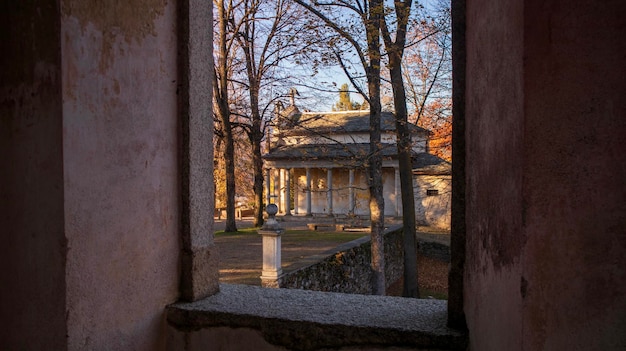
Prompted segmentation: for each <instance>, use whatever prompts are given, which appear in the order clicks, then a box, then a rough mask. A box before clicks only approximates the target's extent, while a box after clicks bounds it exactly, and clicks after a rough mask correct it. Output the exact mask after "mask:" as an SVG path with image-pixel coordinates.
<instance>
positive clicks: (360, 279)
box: [278, 226, 404, 294]
mask: <svg viewBox="0 0 626 351" xmlns="http://www.w3.org/2000/svg"><path fill="white" fill-rule="evenodd" d="M384 235H385V278H386V280H387V286H389V285H391V284H392V283H394V282H396V281H397V280H398V279H400V278H401V277H402V274H403V271H404V263H403V258H404V250H403V243H402V227H401V226H395V227H392V228H389V229H387V230H386V231H385V234H384ZM371 257H372V251H371V245H370V238H369V237H365V238H360V239H357V240H353V241H351V242H349V243H346V244H344V245H341V246H339V247H338V248H337V252H336V253H334V254H331V255H328V256H326V257H321V258H319V260H317V262H316V263H313V264H311V265H308V266H306V267H302V268H300V269H297V270H295V271H292V272H287V273H285V274H284V275H283V276H281V277H280V278H279V281H278V286H279V287H281V288H287V289H305V290H315V291H332V292H342V293H349V294H371V292H372V272H371V270H370V260H371Z"/></svg>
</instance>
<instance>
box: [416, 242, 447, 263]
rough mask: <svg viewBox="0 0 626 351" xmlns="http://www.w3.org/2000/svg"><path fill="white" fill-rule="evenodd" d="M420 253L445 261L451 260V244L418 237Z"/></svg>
mask: <svg viewBox="0 0 626 351" xmlns="http://www.w3.org/2000/svg"><path fill="white" fill-rule="evenodd" d="M417 242H418V244H419V252H420V254H422V255H424V256H426V257H430V258H435V259H438V260H441V261H444V262H450V246H449V245H446V244H442V243H438V242H434V241H428V240H421V239H418V241H417Z"/></svg>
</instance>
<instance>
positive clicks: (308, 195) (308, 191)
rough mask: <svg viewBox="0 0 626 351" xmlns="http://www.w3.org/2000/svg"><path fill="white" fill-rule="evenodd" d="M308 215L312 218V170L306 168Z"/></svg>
mask: <svg viewBox="0 0 626 351" xmlns="http://www.w3.org/2000/svg"><path fill="white" fill-rule="evenodd" d="M305 191H306V215H307V216H312V215H313V214H312V213H311V168H309V167H307V168H306V190H305Z"/></svg>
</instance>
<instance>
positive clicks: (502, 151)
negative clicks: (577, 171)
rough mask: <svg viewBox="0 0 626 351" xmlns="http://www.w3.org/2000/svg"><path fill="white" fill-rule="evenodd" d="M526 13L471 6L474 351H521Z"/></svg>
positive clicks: (468, 274) (501, 6)
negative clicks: (524, 43) (524, 15)
mask: <svg viewBox="0 0 626 351" xmlns="http://www.w3.org/2000/svg"><path fill="white" fill-rule="evenodd" d="M523 5H524V3H523V1H521V0H515V1H497V2H494V1H481V0H477V1H468V2H467V29H466V30H467V32H466V36H467V82H466V89H467V91H466V94H467V96H466V108H467V110H466V134H465V135H466V139H467V140H466V143H467V146H466V165H467V178H466V187H467V188H466V191H467V192H466V204H467V210H466V218H467V248H466V263H465V279H464V280H465V287H464V289H465V313H466V316H467V324H468V328H469V329H470V333H471V335H472V337H471V338H470V348H471V349H472V350H476V351H477V350H519V349H520V345H522V316H521V312H522V311H521V308H522V301H521V296H520V284H521V274H522V271H521V254H522V244H523V242H524V238H523V231H522V211H523V203H522V200H523V199H522V182H521V180H522V167H523V165H522V156H523V149H522V147H523V134H522V133H523V131H524V130H523V122H524V101H523V98H524V91H523V85H522V84H523V73H524V72H523V61H522V59H523V56H522V55H523V39H524V36H523V35H524V31H523V25H524V23H523V19H524V17H523Z"/></svg>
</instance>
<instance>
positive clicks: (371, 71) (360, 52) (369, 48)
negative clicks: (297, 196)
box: [294, 0, 386, 295]
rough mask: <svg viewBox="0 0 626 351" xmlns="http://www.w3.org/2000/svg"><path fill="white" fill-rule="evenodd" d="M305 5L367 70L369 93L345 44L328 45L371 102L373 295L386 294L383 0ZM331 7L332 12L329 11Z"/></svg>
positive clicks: (370, 186)
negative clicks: (350, 19) (348, 16)
mask: <svg viewBox="0 0 626 351" xmlns="http://www.w3.org/2000/svg"><path fill="white" fill-rule="evenodd" d="M294 1H295V2H296V3H298V4H300V5H301V6H302V7H304V8H305V9H307V10H308V11H310V12H311V13H312V14H314V15H315V16H316V17H318V18H319V19H320V20H322V22H323V23H324V24H325V25H326V26H327V27H329V28H331V29H332V30H334V31H335V32H336V33H337V34H338V35H339V36H340V38H342V39H343V40H344V41H345V42H347V44H348V46H350V47H351V48H352V51H351V52H352V54H353V55H355V56H356V57H357V58H358V59H357V61H358V62H359V63H360V65H361V67H362V68H363V70H364V71H365V77H366V81H367V93H365V91H364V90H363V89H361V88H360V87H359V85H358V84H357V83H356V79H355V77H354V75H351V74H350V73H349V70H350V68H351V67H350V65H349V64H347V62H346V61H345V60H344V58H345V57H346V55H347V54H346V53H345V52H344V51H343V50H345V46H344V47H342V46H341V43H340V42H338V41H337V40H332V41H331V42H329V45H330V47H331V49H332V52H333V54H334V56H335V58H336V59H337V62H339V64H340V66H341V68H342V69H343V70H344V72H345V73H346V74H347V76H348V79H349V80H350V81H351V83H352V85H353V86H354V87H355V88H357V90H358V91H359V92H360V93H361V95H363V97H364V98H365V99H366V101H367V102H368V104H369V105H370V155H369V159H368V178H369V181H368V184H369V190H370V201H369V207H370V217H371V238H372V239H371V242H372V262H371V267H372V272H373V284H372V285H373V292H372V293H373V294H376V295H384V294H385V291H386V282H385V259H384V257H385V255H384V245H383V231H384V213H385V211H384V209H385V202H384V198H383V182H382V179H383V177H382V154H381V128H380V120H381V104H380V64H381V54H380V26H381V20H382V18H383V2H382V0H357V1H354V2H350V1H347V0H338V1H328V2H319V1H315V2H313V3H309V2H306V1H304V0H294ZM329 10H330V11H329ZM333 11H336V13H337V12H338V11H347V12H351V13H352V14H354V15H356V18H357V21H358V22H359V23H360V25H358V27H360V30H359V29H357V32H351V31H350V29H354V28H356V26H357V24H356V23H352V24H350V23H347V24H346V25H345V26H344V25H342V23H341V21H340V18H341V15H342V14H339V16H335V17H331V16H329V14H332V12H333ZM363 29H364V30H365V43H364V44H365V45H363V44H362V43H363V38H362V37H361V38H360V37H358V35H359V34H360V33H359V32H360V31H361V30H363Z"/></svg>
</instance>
